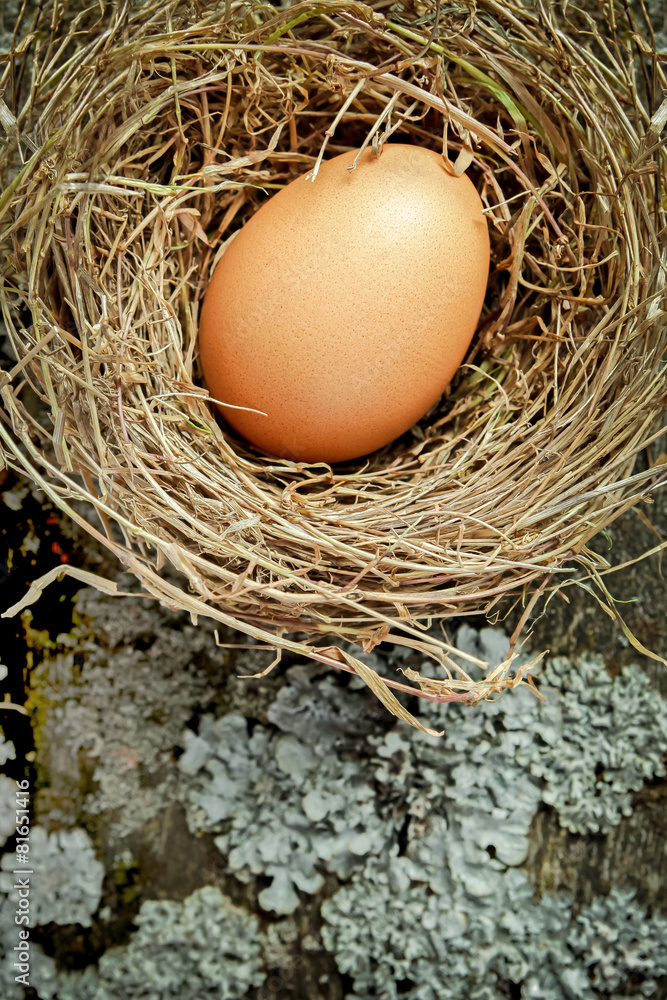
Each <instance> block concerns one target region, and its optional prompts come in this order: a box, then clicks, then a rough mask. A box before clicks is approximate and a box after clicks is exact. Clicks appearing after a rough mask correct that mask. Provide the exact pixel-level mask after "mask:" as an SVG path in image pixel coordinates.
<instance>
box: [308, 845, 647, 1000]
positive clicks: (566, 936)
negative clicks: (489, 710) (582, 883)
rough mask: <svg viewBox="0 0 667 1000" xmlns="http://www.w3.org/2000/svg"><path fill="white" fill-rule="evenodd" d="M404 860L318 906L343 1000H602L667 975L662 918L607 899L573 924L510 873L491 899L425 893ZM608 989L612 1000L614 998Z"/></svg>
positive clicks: (563, 906) (552, 898)
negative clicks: (347, 984) (343, 980)
mask: <svg viewBox="0 0 667 1000" xmlns="http://www.w3.org/2000/svg"><path fill="white" fill-rule="evenodd" d="M429 874H432V869H431V871H430V872H429V871H428V870H425V869H422V870H420V869H419V867H417V868H416V867H415V866H414V864H413V863H412V862H411V861H410V860H409V859H407V858H403V857H394V858H391V859H388V860H385V862H384V864H378V863H377V862H372V863H370V864H369V865H367V867H366V868H365V870H364V871H363V872H359V873H355V875H354V876H353V878H352V880H351V881H350V882H349V883H348V885H346V886H344V887H343V888H341V889H340V890H339V891H338V892H337V893H336V894H335V895H334V896H333V897H332V898H331V899H328V900H326V901H325V902H324V904H323V906H322V915H323V917H324V919H325V924H324V926H323V929H322V936H323V939H324V942H325V944H326V946H327V947H328V948H329V949H330V950H331V951H333V952H334V953H335V955H336V961H337V963H338V966H339V968H340V970H341V972H344V973H348V974H349V975H350V976H352V977H353V979H354V993H352V994H349V997H348V1000H375V998H379V997H382V998H383V1000H399V998H400V1000H460V998H461V997H464V996H465V997H467V998H470V1000H503V998H505V997H507V996H508V994H510V992H511V995H514V996H520V997H521V998H522V1000H574V998H576V1000H600V998H602V997H607V996H609V995H613V996H614V997H620V996H621V995H622V996H627V993H626V990H627V988H628V987H634V988H637V986H640V987H641V995H642V996H643V997H647V996H652V995H653V993H654V992H655V989H656V985H657V984H656V977H658V976H662V975H664V974H665V973H666V972H667V919H666V918H665V917H662V916H660V915H654V916H653V917H648V916H647V914H646V911H645V910H643V909H642V908H641V907H639V906H638V905H637V904H636V903H635V902H634V900H633V894H632V892H628V891H624V890H620V889H617V890H614V891H613V892H612V893H611V894H610V896H609V897H608V898H606V899H605V898H599V899H595V900H594V901H593V903H592V904H590V905H589V906H587V907H585V908H584V910H582V912H581V913H580V914H579V915H578V916H573V913H572V904H571V900H570V899H569V898H568V896H567V895H565V894H559V895H556V894H554V893H547V894H546V895H545V896H543V897H542V899H537V898H535V896H534V895H533V891H532V889H531V887H530V884H529V882H528V879H527V877H526V875H525V874H524V873H523V872H522V871H519V870H517V869H508V870H507V871H506V872H505V873H504V874H503V876H502V877H501V878H500V879H499V880H497V881H496V882H495V885H494V889H493V891H492V892H491V893H489V894H486V895H484V896H471V895H470V894H469V893H467V892H466V891H465V890H462V889H461V887H460V886H459V887H455V888H454V889H453V891H452V892H451V893H447V892H438V893H434V892H431V891H430V890H429V888H428V886H427V884H426V881H425V880H426V879H427V878H429ZM614 991H619V992H618V993H615V992H614Z"/></svg>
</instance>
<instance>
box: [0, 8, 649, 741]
mask: <svg viewBox="0 0 667 1000" xmlns="http://www.w3.org/2000/svg"><path fill="white" fill-rule="evenodd" d="M593 14H595V17H593V16H592V15H590V14H587V13H585V12H582V11H579V10H575V9H574V8H572V7H569V6H568V5H564V6H563V8H562V10H561V9H560V7H559V6H552V5H548V4H539V5H537V6H536V7H534V8H533V7H529V6H525V5H524V4H523V3H520V2H518V0H509V2H503V3H500V2H498V0H477V3H476V4H475V3H454V4H446V5H445V4H442V6H441V4H440V0H438V2H437V3H436V2H435V0H428V2H426V0H424V2H417V0H415V2H404V3H401V2H399V3H387V2H385V0H381V2H378V3H375V4H370V5H366V4H364V3H357V2H354V0H318V2H317V4H310V3H299V4H296V5H295V6H291V7H287V8H286V9H279V8H276V7H274V6H271V5H269V4H267V3H260V2H258V0H248V2H238V0H226V2H210V3H204V2H203V0H190V2H180V0H178V2H176V0H168V2H166V3H165V2H163V0H159V2H155V0H153V2H149V3H146V4H144V5H141V6H139V5H137V6H136V7H132V6H128V5H127V4H125V5H122V4H121V5H118V4H105V3H102V4H98V5H97V6H95V7H92V8H90V9H88V10H85V11H82V12H80V13H79V14H76V13H74V14H72V12H70V15H69V16H70V20H69V23H68V24H67V25H66V26H65V27H64V28H63V27H61V28H60V29H58V27H57V24H58V18H59V16H60V15H59V14H58V12H57V11H56V5H55V4H51V5H49V4H48V3H46V4H41V5H40V7H39V13H38V15H37V21H36V23H35V24H34V25H33V26H32V28H31V29H30V31H24V29H23V27H22V26H21V25H19V26H18V27H17V32H16V35H15V44H14V47H13V51H12V54H11V57H10V59H9V61H8V62H7V63H6V65H5V68H4V72H3V84H2V85H3V86H4V98H5V99H4V101H3V102H2V104H1V105H0V118H1V120H2V123H3V125H4V126H5V130H6V132H7V139H6V142H5V144H4V149H3V151H2V154H1V156H2V162H1V164H0V167H1V169H2V172H3V174H4V177H3V180H4V185H3V187H4V190H3V193H2V196H1V197H0V230H1V234H0V242H1V247H2V255H3V256H2V289H1V295H2V305H3V310H4V315H5V321H6V324H7V329H8V335H9V338H10V341H11V346H12V350H13V352H14V355H15V359H16V363H15V364H14V365H13V367H11V368H10V369H8V370H7V371H6V372H5V373H4V374H3V375H2V376H1V379H2V381H1V392H2V399H3V405H4V413H3V420H2V421H1V422H0V434H1V435H2V448H3V452H4V461H5V463H6V464H7V465H9V466H11V467H13V468H15V469H19V470H21V471H23V472H25V473H27V474H28V475H29V476H30V477H32V478H33V479H34V481H35V482H36V483H37V484H39V486H40V487H41V488H42V489H43V490H44V492H45V493H46V494H48V496H49V497H50V498H51V499H52V500H53V501H54V503H56V504H57V505H58V507H59V508H61V509H62V510H63V511H65V512H67V513H68V514H69V515H70V516H72V517H73V518H74V519H75V520H76V521H78V522H79V523H80V524H82V525H83V526H84V527H85V528H86V530H87V531H88V532H90V534H91V535H92V536H94V537H95V538H96V539H98V540H99V542H100V543H102V544H103V545H105V546H107V547H108V548H109V549H110V550H111V551H112V552H113V553H115V554H116V556H117V557H118V558H119V560H120V561H121V563H122V564H123V565H124V566H125V567H126V568H128V569H129V570H131V572H132V573H134V574H135V575H136V576H137V577H138V578H139V580H140V581H141V583H142V585H143V588H144V589H145V591H146V592H147V593H149V594H151V595H153V596H155V597H156V598H158V599H159V600H161V601H162V602H164V603H167V604H169V605H170V606H174V607H178V608H182V609H186V610H188V611H189V612H190V613H191V614H192V615H193V616H195V617H196V616H197V615H206V616H209V617H211V618H213V619H215V620H217V621H218V622H220V623H223V624H224V625H226V626H231V627H233V628H236V629H239V630H241V632H243V633H245V634H246V636H249V637H252V639H253V640H254V641H255V642H256V643H257V644H259V645H261V644H266V645H267V646H268V647H269V648H271V649H275V650H277V651H278V654H280V653H281V652H282V650H285V649H286V650H291V651H293V652H296V653H300V654H304V655H305V656H308V657H312V658H315V659H317V660H320V661H323V662H325V663H329V664H331V665H334V666H337V667H342V668H343V669H347V670H348V671H351V672H355V673H357V674H359V675H360V676H361V677H363V679H364V680H365V681H366V682H367V683H368V684H369V685H370V686H371V687H372V689H373V690H374V691H375V692H376V693H377V694H378V695H379V697H380V698H381V699H382V700H383V702H384V703H385V704H386V705H387V707H389V708H390V709H391V710H392V711H394V712H395V713H396V714H398V715H400V716H401V717H403V718H406V719H408V720H410V721H414V720H413V719H412V717H411V716H409V714H408V713H407V712H406V710H405V709H404V708H403V707H402V706H401V705H400V704H399V701H398V700H397V698H396V697H395V695H394V694H393V693H392V688H399V689H401V688H408V689H410V690H412V691H413V692H415V693H418V694H420V695H421V696H423V697H427V698H430V699H436V700H467V701H470V702H476V701H478V700H479V699H481V698H484V697H486V696H488V695H489V694H491V693H493V692H497V691H500V690H502V689H503V688H505V687H508V686H515V685H516V684H518V683H529V684H530V683H531V681H530V675H529V673H527V670H526V666H525V664H524V666H518V667H517V666H516V663H517V661H516V659H515V656H516V652H517V648H518V646H517V641H516V640H517V638H518V637H519V636H520V635H522V634H523V631H524V626H525V624H526V622H527V620H528V618H529V616H530V615H531V614H533V613H534V611H535V609H536V606H537V604H536V602H538V600H539V599H540V598H541V597H543V598H544V599H545V600H546V599H548V598H549V596H550V595H552V594H554V593H561V594H562V593H563V591H564V588H566V587H568V586H571V585H573V584H580V585H583V586H587V587H591V588H592V589H595V587H597V590H596V592H597V593H598V596H599V598H600V600H601V601H602V602H603V603H605V604H606V605H607V607H608V609H609V611H610V613H611V614H613V615H615V616H617V611H616V609H615V607H614V605H613V602H612V601H611V600H610V599H609V597H608V594H607V592H606V588H605V585H604V579H603V574H604V571H605V569H606V568H607V563H606V562H605V561H604V559H603V558H602V557H601V556H599V555H596V554H595V553H594V552H592V551H591V550H590V549H589V548H588V543H589V541H590V539H591V538H592V537H593V536H594V535H595V534H596V533H597V532H600V531H601V530H603V529H604V527H605V526H606V525H608V524H609V523H610V522H611V521H612V520H613V519H614V518H615V517H617V516H618V515H619V514H620V513H622V512H623V511H625V510H626V509H628V508H629V507H631V506H632V505H634V504H636V503H637V502H638V501H639V500H640V499H642V498H646V497H647V495H648V491H649V490H650V489H651V488H653V487H654V486H655V485H656V484H657V483H659V482H661V481H663V480H664V479H665V477H666V476H667V463H666V462H665V461H664V456H663V459H661V460H659V461H658V462H657V463H655V464H654V466H653V468H649V469H647V470H645V471H635V459H636V456H637V455H638V453H639V452H640V451H642V450H643V449H645V448H647V446H648V445H650V444H651V442H653V441H655V440H656V439H657V435H658V433H659V425H660V415H661V412H662V409H663V408H664V405H665V401H666V387H667V378H666V376H665V371H664V369H663V368H662V364H663V362H662V361H661V358H662V355H663V351H664V349H665V343H666V337H667V333H666V325H665V320H664V317H665V291H664V289H665V250H664V227H665V205H664V203H663V199H664V194H663V190H664V181H665V149H664V146H663V144H662V141H661V139H660V134H661V131H662V127H663V124H664V122H665V120H666V119H667V102H666V104H663V105H662V106H660V107H658V106H657V103H656V101H655V94H656V93H660V92H661V91H662V89H663V88H667V83H666V81H665V76H664V73H663V68H662V66H661V64H660V60H659V57H658V56H657V55H656V52H655V45H654V44H652V41H651V39H652V35H651V34H650V26H647V25H641V26H637V25H635V24H633V22H632V17H631V14H630V13H629V11H628V9H627V5H624V6H623V7H622V8H621V7H620V6H619V7H614V5H613V4H612V3H604V4H602V3H601V4H600V10H599V11H593ZM571 18H576V21H572V20H571ZM61 24H62V22H61ZM26 94H27V97H26V96H25V95H26ZM21 95H24V96H23V97H22V96H21ZM387 141H400V142H409V143H415V144H418V145H424V146H427V147H429V148H431V149H435V150H437V151H438V152H439V151H442V154H443V157H444V163H445V165H446V166H447V167H448V169H450V170H451V171H453V172H455V173H461V172H462V171H464V170H467V172H468V174H469V176H470V177H471V179H472V180H473V182H474V184H475V186H476V188H477V190H478V191H479V193H480V196H481V198H482V202H483V204H484V212H485V214H486V218H487V220H488V224H489V233H490V239H491V272H490V278H489V284H488V292H487V295H486V300H485V304H484V309H483V312H482V316H481V319H480V322H479V326H478V329H477V332H476V334H475V337H474V340H473V342H472V345H471V347H470V350H469V352H468V355H467V357H466V359H465V362H464V364H463V365H462V366H461V368H460V370H459V372H458V374H457V376H456V378H455V379H454V381H453V382H452V384H451V385H450V387H449V389H448V390H447V391H446V392H445V394H444V395H443V396H442V398H441V399H440V400H439V402H438V403H437V404H436V405H435V406H434V407H432V408H431V410H430V411H429V413H428V414H427V415H426V416H425V417H424V418H423V419H422V420H421V421H420V422H419V423H418V424H417V425H416V426H415V427H414V428H412V430H411V431H410V432H409V433H407V434H405V435H403V437H401V438H400V439H399V440H397V441H395V442H394V443H392V444H391V445H390V446H388V447H385V448H384V449H382V450H380V451H378V452H376V453H374V454H372V455H369V456H367V457H365V458H363V459H359V460H357V461H354V462H348V463H346V464H343V465H340V466H338V465H334V466H329V465H326V464H322V463H319V464H318V463H316V464H297V463H294V462H290V461H284V460H280V459H277V458H275V457H272V456H267V455H263V454H259V453H258V452H257V451H255V450H253V449H252V448H251V447H250V446H249V445H248V444H246V443H244V442H243V441H242V440H240V439H239V438H238V437H237V436H235V435H234V433H233V432H232V431H231V430H230V429H229V428H227V427H226V426H224V424H223V423H222V422H221V421H220V420H219V417H218V415H217V410H216V408H215V407H214V406H213V405H212V403H211V402H210V400H209V398H208V395H207V392H206V389H205V388H204V387H203V386H202V381H201V373H200V370H199V366H198V353H197V323H198V317H199V314H200V310H201V304H202V299H203V296H204V293H205V291H206V287H207V283H208V280H209V277H210V275H211V273H212V271H213V269H214V267H215V265H216V263H217V261H218V260H219V259H220V256H221V254H222V253H223V252H224V248H225V244H226V241H227V240H228V239H229V238H230V236H231V235H233V233H234V232H235V231H237V230H238V229H239V227H240V226H241V225H242V224H243V223H244V222H245V221H246V220H247V219H248V218H249V217H250V216H251V215H252V213H253V212H254V211H256V209H257V208H258V207H259V206H260V205H261V204H262V203H263V202H264V201H265V200H266V199H267V198H268V197H270V196H271V195H272V194H273V193H274V192H275V191H277V190H279V189H280V188H282V187H283V186H284V185H286V184H288V183H289V182H290V181H291V180H293V179H294V178H295V177H297V176H298V175H299V174H302V173H304V172H305V171H307V170H311V169H313V168H314V167H315V166H316V164H317V162H318V158H320V157H322V156H323V155H324V156H325V157H326V156H329V155H336V154H338V153H341V152H343V151H345V150H349V149H355V148H360V147H361V146H362V145H364V144H370V145H371V147H372V148H373V150H374V152H375V154H376V155H380V156H381V155H382V145H383V143H384V142H387ZM397 280H399V281H401V282H406V283H409V282H410V274H409V272H408V271H407V270H406V272H405V273H404V274H401V275H397ZM304 294H307V291H304ZM31 390H32V391H33V392H34V393H36V394H37V396H38V397H39V399H40V400H41V404H42V405H41V407H36V406H35V403H34V396H32V400H33V401H32V402H31V399H30V397H31ZM399 391H400V390H399ZM80 501H87V502H88V506H86V505H85V504H82V503H81V502H80ZM86 510H88V511H90V513H89V514H86V513H85V511H86ZM165 563H167V564H170V565H171V566H172V567H173V568H175V570H177V571H178V573H179V574H181V576H180V577H179V576H175V575H174V574H173V573H171V574H169V573H165V572H161V569H162V567H163V566H164V564H165ZM67 570H68V568H67V567H65V568H64V569H60V568H58V569H56V570H54V571H53V573H51V574H48V575H47V577H45V578H42V579H40V580H39V581H37V582H36V583H35V584H34V586H33V588H32V591H31V592H30V593H29V594H28V595H27V596H26V597H25V598H24V600H23V601H22V602H20V605H17V607H19V606H24V605H25V604H26V603H27V602H29V601H31V600H33V599H35V597H36V596H37V594H38V593H39V592H40V591H41V589H42V588H43V587H44V586H45V585H46V584H47V583H48V582H49V581H50V580H51V579H54V578H55V575H56V574H57V573H59V572H64V571H67ZM69 571H70V572H72V573H74V574H75V575H78V577H79V578H80V579H82V580H90V579H94V581H95V582H96V584H97V585H99V586H107V587H110V588H111V589H113V585H111V584H108V585H105V584H104V583H103V582H102V581H101V580H99V579H98V578H97V577H95V578H92V577H91V576H90V575H89V574H86V573H84V572H83V571H80V570H77V569H75V568H72V569H70V570H69ZM174 580H176V581H177V582H174ZM179 580H182V581H183V582H182V584H180V585H179V583H178V581H179ZM593 585H595V587H593ZM516 602H522V606H523V613H522V614H521V617H520V621H519V624H518V626H517V630H516V632H515V635H514V637H513V642H512V649H511V651H510V655H509V656H508V657H507V659H506V661H505V662H504V663H503V664H501V665H500V667H497V668H495V669H494V670H492V671H491V672H490V673H489V672H487V671H488V664H484V663H483V662H481V661H479V660H476V659H475V658H474V657H472V656H470V655H468V654H465V655H464V654H461V653H460V652H458V651H457V650H456V648H455V646H454V645H452V644H451V643H450V641H449V640H448V638H447V631H446V622H447V619H451V618H453V617H459V616H461V615H469V614H473V613H483V614H485V615H487V616H488V615H492V614H496V615H501V614H505V613H506V612H507V610H508V609H509V608H510V607H511V606H512V604H513V603H516ZM10 610H11V611H14V612H15V611H16V608H14V609H10ZM633 641H634V640H633ZM379 643H394V644H402V645H403V646H407V647H409V648H411V649H414V650H415V651H417V652H419V653H420V654H423V655H424V656H426V657H430V658H432V659H433V660H435V661H436V663H437V665H438V669H437V671H435V672H436V673H437V674H438V677H437V678H436V679H434V678H433V677H432V676H420V675H419V674H418V673H416V672H415V671H411V670H408V671H406V673H407V675H408V676H407V677H406V678H405V679H398V678H387V677H380V676H379V675H378V674H377V673H376V672H374V671H373V670H372V669H371V668H370V667H369V666H368V664H366V663H364V662H363V660H362V659H360V658H359V657H358V656H355V655H354V653H353V652H350V650H354V647H355V646H356V647H360V648H361V649H363V650H365V651H369V650H371V649H372V648H373V647H374V646H376V645H377V644H379ZM427 673H429V674H432V673H433V671H431V670H429V671H427ZM408 682H409V683H408Z"/></svg>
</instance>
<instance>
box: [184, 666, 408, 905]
mask: <svg viewBox="0 0 667 1000" xmlns="http://www.w3.org/2000/svg"><path fill="white" fill-rule="evenodd" d="M289 673H290V681H291V682H293V684H294V688H295V690H293V691H291V692H289V693H286V694H284V695H282V697H280V698H279V700H278V702H277V704H276V707H275V710H274V711H272V712H271V713H270V715H271V717H272V718H273V719H274V720H275V721H276V722H277V723H278V724H281V725H283V726H284V727H285V729H287V730H288V731H287V732H282V733H276V732H275V731H274V730H272V729H270V728H268V727H265V726H262V725H259V724H258V725H255V726H254V728H253V730H252V733H249V731H248V726H247V723H246V720H245V719H244V718H243V717H242V716H240V715H237V714H235V713H230V714H228V715H226V716H222V717H221V718H219V719H214V718H213V717H212V716H206V717H204V718H203V719H202V720H201V721H200V729H199V734H198V735H195V734H194V733H192V732H187V733H186V734H185V740H184V742H185V752H184V753H183V756H182V757H181V758H180V760H179V766H180V769H181V772H182V775H183V788H182V798H184V799H185V800H186V801H187V802H188V806H189V808H188V822H189V824H190V827H191V829H192V830H193V831H196V830H212V831H215V832H217V833H218V836H217V837H216V845H217V846H218V847H219V848H220V850H221V851H222V853H223V854H224V855H225V856H226V858H227V868H228V870H229V871H230V872H233V873H234V874H235V875H236V876H237V877H238V878H240V879H241V880H243V881H247V880H249V879H250V878H251V877H252V876H253V875H265V876H268V877H270V878H271V880H272V881H271V884H270V885H269V886H268V887H267V888H265V889H263V890H262V891H261V892H260V894H259V902H260V905H261V906H262V907H263V908H264V909H266V910H272V911H274V912H276V913H280V914H288V913H292V912H293V911H294V909H295V908H296V907H297V905H298V902H299V897H298V895H297V892H296V890H297V889H300V890H301V891H303V892H306V893H315V892H317V891H318V890H319V889H320V888H321V886H322V884H323V872H324V871H325V870H326V871H330V872H334V873H335V874H337V875H338V876H339V877H340V878H346V877H347V876H348V875H349V874H350V872H351V871H352V870H353V869H354V868H355V867H356V866H357V865H359V864H361V863H362V861H363V858H364V857H365V855H367V854H369V853H370V852H378V851H381V850H382V849H383V846H384V845H385V844H386V843H387V842H388V841H389V839H390V837H391V836H392V832H393V830H392V825H391V822H390V821H389V820H388V819H383V818H382V817H380V816H379V815H378V813H377V811H376V808H375V791H374V788H373V786H372V784H371V783H370V782H369V780H368V779H369V775H368V774H366V773H365V772H364V770H363V768H360V767H359V761H358V756H357V754H356V753H354V754H352V755H351V757H350V759H346V754H345V753H344V752H341V744H344V742H345V740H346V739H348V740H349V739H350V733H349V729H348V727H349V726H352V728H353V729H354V727H356V726H358V724H359V720H358V718H357V717H356V713H357V712H358V709H355V707H354V706H355V704H357V702H356V699H355V698H354V696H350V695H349V694H348V695H346V693H345V691H344V690H342V689H340V688H338V689H337V691H336V696H335V698H334V696H333V693H332V692H331V691H330V690H329V688H328V685H330V684H331V682H330V681H327V680H324V681H315V682H314V684H313V687H312V689H311V695H310V696H311V698H312V699H314V700H316V701H318V703H319V704H320V706H321V707H320V712H325V711H326V710H325V709H324V708H323V707H322V706H324V705H325V703H326V702H327V700H328V702H329V709H328V720H329V721H328V724H326V725H325V724H322V725H317V724H315V725H312V724H311V725H310V726H307V725H302V723H303V722H304V721H305V719H306V715H305V714H304V715H303V717H302V713H301V711H300V708H299V703H300V701H301V699H302V698H303V695H304V692H303V688H304V685H305V684H307V683H310V681H309V680H308V679H307V677H306V675H305V674H304V673H303V671H302V670H301V668H294V670H293V671H290V672H289ZM346 698H349V699H350V702H349V704H348V707H347V709H346V708H345V705H346ZM295 732H298V733H299V736H297V735H295ZM346 733H347V736H346ZM337 750H338V752H337Z"/></svg>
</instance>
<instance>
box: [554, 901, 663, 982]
mask: <svg viewBox="0 0 667 1000" xmlns="http://www.w3.org/2000/svg"><path fill="white" fill-rule="evenodd" d="M568 945H569V946H570V948H571V950H572V951H573V953H574V954H575V955H576V956H577V957H578V958H579V959H580V960H581V961H582V962H584V964H585V965H586V966H587V967H588V969H589V974H590V977H591V982H592V984H593V986H594V987H595V989H597V990H599V991H600V992H601V993H608V992H609V993H611V992H612V991H615V990H620V991H622V990H623V988H624V987H625V985H626V983H628V982H632V983H637V982H640V983H641V992H642V995H643V996H645V997H646V996H652V995H653V993H654V992H655V991H656V989H657V983H656V979H657V978H658V977H659V976H665V975H667V917H665V916H663V915H662V914H661V913H654V914H653V915H652V916H651V917H648V916H647V914H646V910H645V909H644V908H643V907H641V906H640V905H639V904H638V903H637V902H636V900H635V899H634V893H633V892H632V890H629V889H621V888H618V887H616V888H614V889H613V890H612V891H611V893H610V894H609V896H608V897H607V898H602V897H601V898H598V899H594V900H593V902H592V903H591V904H590V905H589V906H587V907H585V909H584V910H582V912H581V913H580V914H579V916H578V917H577V918H576V919H575V920H574V921H573V922H572V925H571V927H570V931H569V933H568Z"/></svg>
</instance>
